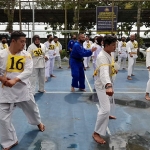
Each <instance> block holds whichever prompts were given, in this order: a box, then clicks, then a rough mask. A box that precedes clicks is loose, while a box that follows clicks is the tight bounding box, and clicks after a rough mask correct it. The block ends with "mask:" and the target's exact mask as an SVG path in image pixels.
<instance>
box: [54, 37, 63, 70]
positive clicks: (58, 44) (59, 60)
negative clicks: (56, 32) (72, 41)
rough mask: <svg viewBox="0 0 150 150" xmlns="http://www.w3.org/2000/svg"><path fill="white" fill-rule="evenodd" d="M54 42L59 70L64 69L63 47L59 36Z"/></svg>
mask: <svg viewBox="0 0 150 150" xmlns="http://www.w3.org/2000/svg"><path fill="white" fill-rule="evenodd" d="M54 42H55V50H56V57H55V60H57V66H58V68H59V69H62V67H61V57H60V53H61V51H62V45H61V44H60V42H59V41H58V37H57V36H54Z"/></svg>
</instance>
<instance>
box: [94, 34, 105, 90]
mask: <svg viewBox="0 0 150 150" xmlns="http://www.w3.org/2000/svg"><path fill="white" fill-rule="evenodd" d="M102 44H103V37H102V36H98V37H97V43H93V44H92V48H93V47H96V48H97V49H96V51H94V52H93V54H92V60H93V68H94V71H95V70H96V59H97V56H98V55H99V53H100V52H101V50H102V49H103V48H102ZM93 78H94V81H95V80H96V78H97V76H94V75H93ZM93 90H94V91H95V86H94V89H93Z"/></svg>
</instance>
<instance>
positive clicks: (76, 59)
mask: <svg viewBox="0 0 150 150" xmlns="http://www.w3.org/2000/svg"><path fill="white" fill-rule="evenodd" d="M84 41H85V35H84V34H81V33H80V34H79V36H78V41H77V42H76V43H75V44H74V46H73V49H72V52H71V54H70V67H71V74H72V84H71V92H74V91H75V88H79V90H80V91H84V92H85V75H84V65H83V57H89V56H91V55H92V52H94V51H95V50H96V47H93V48H92V49H91V50H86V49H84V48H83V43H84Z"/></svg>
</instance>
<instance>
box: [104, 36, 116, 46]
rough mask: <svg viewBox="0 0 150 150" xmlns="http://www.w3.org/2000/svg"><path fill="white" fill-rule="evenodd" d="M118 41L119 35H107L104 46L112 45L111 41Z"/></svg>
mask: <svg viewBox="0 0 150 150" xmlns="http://www.w3.org/2000/svg"><path fill="white" fill-rule="evenodd" d="M116 41H117V37H116V36H112V35H105V36H104V38H103V44H104V47H105V46H106V44H107V45H110V44H111V43H114V42H116Z"/></svg>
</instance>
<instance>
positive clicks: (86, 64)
mask: <svg viewBox="0 0 150 150" xmlns="http://www.w3.org/2000/svg"><path fill="white" fill-rule="evenodd" d="M92 44H93V42H92V41H89V42H87V41H85V42H84V43H83V48H84V49H86V50H91V49H92ZM89 62H90V57H84V61H83V63H84V67H86V68H87V67H89Z"/></svg>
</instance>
